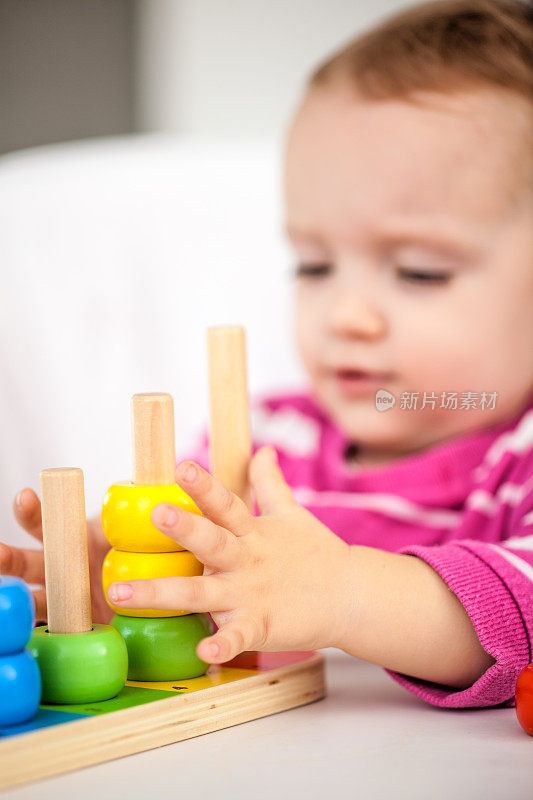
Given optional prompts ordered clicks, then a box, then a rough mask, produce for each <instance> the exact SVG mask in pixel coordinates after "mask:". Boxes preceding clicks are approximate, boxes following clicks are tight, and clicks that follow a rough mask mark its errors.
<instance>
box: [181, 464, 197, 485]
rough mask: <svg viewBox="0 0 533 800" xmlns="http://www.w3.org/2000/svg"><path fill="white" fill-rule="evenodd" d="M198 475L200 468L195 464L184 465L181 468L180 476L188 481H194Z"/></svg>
mask: <svg viewBox="0 0 533 800" xmlns="http://www.w3.org/2000/svg"><path fill="white" fill-rule="evenodd" d="M197 476H198V470H197V469H196V467H195V466H194V464H187V465H184V466H183V467H182V468H181V470H180V477H181V478H182V479H183V480H184V481H187V483H194V481H195V480H196V478H197Z"/></svg>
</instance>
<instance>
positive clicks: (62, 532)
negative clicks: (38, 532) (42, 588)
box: [29, 468, 128, 704]
mask: <svg viewBox="0 0 533 800" xmlns="http://www.w3.org/2000/svg"><path fill="white" fill-rule="evenodd" d="M41 507H42V524H43V547H44V567H45V578H46V600H47V605H48V625H42V626H40V627H38V628H35V630H34V632H33V636H32V638H31V640H30V645H29V648H30V650H31V652H32V653H33V655H34V656H35V658H36V659H37V662H38V664H39V667H40V670H41V676H42V685H43V702H44V703H57V704H65V703H96V702H99V701H102V700H108V699H109V698H111V697H114V696H115V695H117V694H118V693H119V692H120V690H121V689H122V687H123V686H124V684H125V682H126V673H127V669H128V655H127V651H126V647H125V644H124V641H123V639H122V637H121V636H120V635H119V633H118V632H117V631H116V629H115V628H113V627H111V626H110V625H97V624H94V625H93V624H92V620H91V593H90V584H89V561H88V554H87V525H86V518H85V494H84V489H83V473H82V471H81V469H74V468H65V469H45V470H43V471H42V472H41Z"/></svg>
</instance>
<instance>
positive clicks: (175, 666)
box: [111, 614, 213, 681]
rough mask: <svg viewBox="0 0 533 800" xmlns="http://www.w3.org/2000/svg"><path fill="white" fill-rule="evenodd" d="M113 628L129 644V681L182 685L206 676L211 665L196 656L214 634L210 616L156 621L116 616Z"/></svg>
mask: <svg viewBox="0 0 533 800" xmlns="http://www.w3.org/2000/svg"><path fill="white" fill-rule="evenodd" d="M111 625H114V626H115V628H116V629H117V630H118V631H119V632H120V633H121V634H122V637H123V638H124V641H125V642H126V647H127V648H128V662H129V668H128V680H130V681H180V680H181V681H183V680H187V679H188V678H198V677H199V676H200V675H204V674H205V673H206V672H207V668H208V667H209V664H206V662H205V661H202V659H201V658H198V656H197V655H196V645H197V644H198V642H200V641H201V640H202V639H204V638H205V637H206V636H211V634H212V633H213V623H212V622H211V619H210V617H209V616H208V615H207V614H186V615H185V616H181V617H157V618H151V617H123V616H121V615H120V614H116V615H115V616H114V617H113V619H112V620H111Z"/></svg>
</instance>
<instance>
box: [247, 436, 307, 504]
mask: <svg viewBox="0 0 533 800" xmlns="http://www.w3.org/2000/svg"><path fill="white" fill-rule="evenodd" d="M249 473H250V483H251V485H252V489H253V491H254V494H255V499H256V501H257V506H258V508H259V511H260V513H261V514H281V513H283V512H284V511H287V510H288V509H290V508H293V507H294V506H295V505H296V501H295V499H294V497H293V494H292V491H291V490H290V487H289V486H288V484H287V483H286V482H285V478H284V477H283V473H282V471H281V468H280V466H279V464H278V456H277V453H276V451H275V450H274V448H273V447H270V446H269V447H261V449H260V450H258V451H257V453H255V454H254V456H253V457H252V460H251V461H250V471H249Z"/></svg>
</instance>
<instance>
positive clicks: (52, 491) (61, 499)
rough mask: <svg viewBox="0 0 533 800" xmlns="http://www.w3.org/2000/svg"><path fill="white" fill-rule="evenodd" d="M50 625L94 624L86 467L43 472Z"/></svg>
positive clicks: (53, 629) (80, 627)
mask: <svg viewBox="0 0 533 800" xmlns="http://www.w3.org/2000/svg"><path fill="white" fill-rule="evenodd" d="M41 504H42V521H43V546H44V569H45V576H46V601H47V604H48V630H49V631H50V633H86V632H87V631H90V630H91V628H92V620H91V588H90V583H89V557H88V553H87V523H86V518H85V493H84V490H83V472H82V471H81V469H76V468H70V467H66V468H62V469H44V470H43V471H42V472H41Z"/></svg>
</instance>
